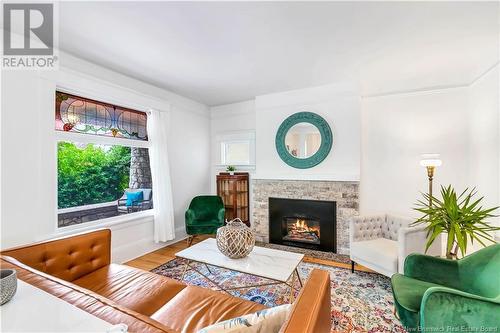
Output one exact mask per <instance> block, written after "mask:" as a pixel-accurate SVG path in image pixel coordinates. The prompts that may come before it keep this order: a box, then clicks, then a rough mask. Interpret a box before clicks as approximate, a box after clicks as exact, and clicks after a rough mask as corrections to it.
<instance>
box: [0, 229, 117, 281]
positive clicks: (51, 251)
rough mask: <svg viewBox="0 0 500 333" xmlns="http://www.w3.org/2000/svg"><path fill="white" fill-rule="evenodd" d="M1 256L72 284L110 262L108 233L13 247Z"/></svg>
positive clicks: (90, 233) (109, 233)
mask: <svg viewBox="0 0 500 333" xmlns="http://www.w3.org/2000/svg"><path fill="white" fill-rule="evenodd" d="M1 254H2V255H4V256H9V257H13V258H15V259H17V260H18V261H20V262H22V263H23V264H25V265H28V266H30V267H32V268H34V269H36V270H39V271H42V272H44V273H47V274H49V275H53V276H55V277H57V278H60V279H62V280H65V281H69V282H71V281H74V280H76V279H78V278H80V277H82V276H84V275H86V274H89V273H91V272H93V271H95V270H97V269H99V268H101V267H104V266H106V265H109V264H110V263H111V230H109V229H103V230H97V231H93V232H89V233H85V234H81V235H76V236H75V235H72V236H68V237H64V238H58V239H54V240H50V241H44V242H41V243H35V244H30V245H26V246H21V247H16V248H12V249H8V250H4V251H2V252H1Z"/></svg>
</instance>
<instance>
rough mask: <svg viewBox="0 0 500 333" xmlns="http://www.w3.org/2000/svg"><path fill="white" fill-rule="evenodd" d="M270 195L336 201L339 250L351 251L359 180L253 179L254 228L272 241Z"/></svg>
mask: <svg viewBox="0 0 500 333" xmlns="http://www.w3.org/2000/svg"><path fill="white" fill-rule="evenodd" d="M269 197H276V198H288V199H310V200H328V201H336V202H337V253H339V254H348V253H349V218H350V217H352V216H356V215H359V182H345V181H314V180H275V179H253V180H252V198H253V200H252V201H253V203H252V217H253V222H252V229H253V230H254V232H255V236H256V239H257V240H259V241H262V242H266V243H268V242H269Z"/></svg>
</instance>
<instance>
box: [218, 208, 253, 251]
mask: <svg viewBox="0 0 500 333" xmlns="http://www.w3.org/2000/svg"><path fill="white" fill-rule="evenodd" d="M254 245H255V236H254V235H253V233H252V231H251V230H250V228H249V227H247V225H246V224H245V223H243V222H241V220H240V219H238V218H236V219H234V220H232V221H229V222H227V224H226V226H224V227H220V228H219V229H217V247H218V248H219V251H220V252H222V254H224V255H225V256H227V257H229V258H232V259H238V258H244V257H246V256H247V255H248V254H249V253H250V252H252V250H253V246H254Z"/></svg>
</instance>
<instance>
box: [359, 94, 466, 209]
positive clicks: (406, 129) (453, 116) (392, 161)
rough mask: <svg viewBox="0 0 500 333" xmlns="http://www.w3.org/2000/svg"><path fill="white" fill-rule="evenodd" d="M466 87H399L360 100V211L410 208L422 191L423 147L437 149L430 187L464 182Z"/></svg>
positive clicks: (424, 176) (424, 189) (424, 174)
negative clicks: (439, 161)
mask: <svg viewBox="0 0 500 333" xmlns="http://www.w3.org/2000/svg"><path fill="white" fill-rule="evenodd" d="M467 93H468V89H467V88H466V87H464V88H454V89H444V90H434V91H428V92H418V93H406V94H405V93H404V94H395V95H388V96H380V97H368V98H363V100H362V139H361V142H362V156H361V193H360V211H361V214H369V213H377V212H392V213H396V214H401V215H406V216H408V215H409V216H415V215H418V214H415V212H414V211H413V210H412V207H414V203H415V202H416V200H417V199H419V198H420V193H419V191H422V192H427V186H428V180H427V172H426V171H425V168H423V167H421V166H420V165H419V161H420V157H421V156H420V155H421V154H422V153H440V154H441V159H442V160H443V165H442V166H441V167H439V168H437V170H436V173H435V177H434V190H435V191H438V190H439V185H440V184H443V185H448V184H452V185H453V186H455V188H457V190H460V189H463V188H465V186H468V185H470V184H469V182H468V179H467V177H468V168H469V165H468V154H469V140H468V124H467V122H468V118H467V117H468V96H467Z"/></svg>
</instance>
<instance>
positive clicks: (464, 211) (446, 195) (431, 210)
mask: <svg viewBox="0 0 500 333" xmlns="http://www.w3.org/2000/svg"><path fill="white" fill-rule="evenodd" d="M440 194H441V199H438V198H436V197H434V196H431V195H429V194H427V193H422V196H423V199H421V200H418V202H417V207H415V208H414V209H415V210H416V211H418V212H420V213H422V214H424V215H423V216H422V217H420V218H419V219H418V220H416V221H415V222H414V223H413V225H418V224H425V225H427V226H426V230H427V244H426V246H425V251H426V252H427V249H429V247H430V246H431V244H432V243H433V242H434V240H435V239H436V238H437V237H438V236H439V235H440V234H442V233H444V234H447V240H446V257H447V258H450V259H452V258H456V255H457V252H458V251H457V248H459V249H460V252H461V253H462V256H463V255H465V252H466V251H467V242H468V241H470V242H471V243H474V241H477V242H479V243H480V244H481V245H483V246H485V247H486V244H485V241H486V242H494V240H493V237H492V235H491V234H489V233H492V232H495V231H497V230H500V227H495V226H492V225H490V224H489V223H487V222H486V221H485V220H486V219H488V218H490V217H495V216H496V215H493V214H492V213H493V211H495V210H496V209H497V208H498V207H492V208H486V209H483V207H482V206H481V205H480V204H481V201H482V200H483V197H481V198H479V199H473V197H474V195H476V191H475V188H474V189H472V190H470V191H469V189H468V188H467V189H465V191H463V192H462V193H461V194H460V195H457V193H456V192H455V190H454V189H453V188H452V187H451V185H448V186H447V187H444V186H441V191H440Z"/></svg>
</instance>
